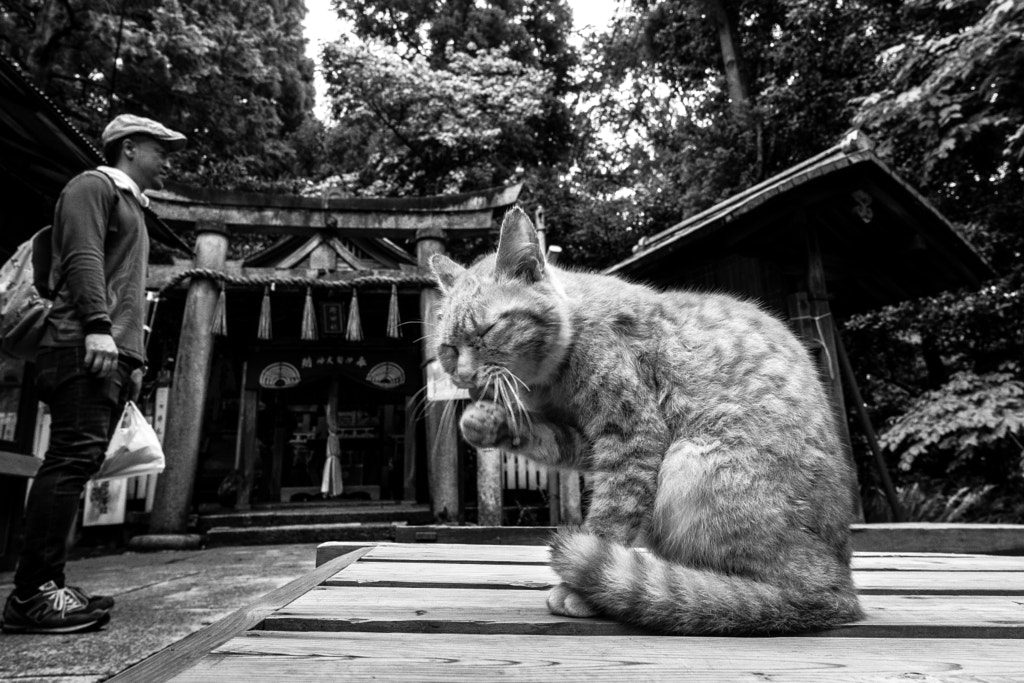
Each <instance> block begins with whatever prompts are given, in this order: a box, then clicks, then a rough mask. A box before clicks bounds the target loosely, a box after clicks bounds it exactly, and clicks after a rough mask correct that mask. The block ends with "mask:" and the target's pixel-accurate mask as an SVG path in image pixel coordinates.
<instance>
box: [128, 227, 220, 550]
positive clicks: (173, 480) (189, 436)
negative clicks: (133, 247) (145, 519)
mask: <svg viewBox="0 0 1024 683" xmlns="http://www.w3.org/2000/svg"><path fill="white" fill-rule="evenodd" d="M196 233H197V235H196V256H195V267H196V268H207V269H210V270H217V271H220V270H223V268H224V263H225V261H226V259H227V251H228V236H227V232H226V231H225V229H224V225H223V224H222V223H216V222H206V221H202V222H197V223H196ZM218 294H219V289H218V287H217V285H216V283H215V282H214V281H213V280H211V279H209V278H203V277H193V278H192V279H191V283H190V284H189V289H188V296H187V298H186V300H185V313H184V316H183V320H182V324H181V337H180V338H179V341H178V357H177V360H176V361H175V363H174V379H173V381H172V384H171V393H170V396H169V399H168V407H167V429H166V431H165V432H164V456H165V458H166V460H167V469H165V470H164V472H163V474H161V475H160V477H159V479H158V481H157V486H156V496H155V498H154V501H153V512H152V513H151V514H150V518H149V531H150V534H152V535H153V536H151V538H152V539H154V541H153V542H151V543H149V544H146V543H143V545H152V546H158V545H161V543H160V542H159V537H160V536H161V535H174V534H184V533H185V531H186V530H187V528H188V511H189V506H190V504H191V502H192V488H193V486H194V485H195V478H196V465H197V463H198V460H199V437H200V434H201V432H202V427H203V408H204V406H205V405H206V390H207V387H208V386H209V383H210V362H211V359H212V357H213V342H214V338H213V330H212V328H213V314H214V311H215V309H216V307H217V296H218ZM166 545H169V546H170V547H173V546H175V545H178V544H176V543H174V542H171V543H169V544H166Z"/></svg>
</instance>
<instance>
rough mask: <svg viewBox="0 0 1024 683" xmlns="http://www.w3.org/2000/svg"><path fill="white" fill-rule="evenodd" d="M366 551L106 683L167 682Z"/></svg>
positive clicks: (329, 566)
mask: <svg viewBox="0 0 1024 683" xmlns="http://www.w3.org/2000/svg"><path fill="white" fill-rule="evenodd" d="M367 550H368V549H357V550H354V551H353V552H351V553H349V554H348V555H343V556H341V557H338V558H335V559H334V560H332V561H331V562H328V563H327V564H325V565H324V566H322V567H318V568H317V569H314V570H313V571H311V572H309V573H308V574H306V575H305V576H302V577H299V578H298V579H296V580H294V581H292V582H291V583H288V584H285V585H284V586H281V587H280V588H278V589H276V590H272V591H270V592H269V593H267V594H266V595H264V596H263V597H262V598H260V599H259V600H257V601H256V602H255V603H253V604H251V605H248V606H246V607H242V608H241V609H239V610H237V611H235V612H233V613H232V614H229V615H228V616H226V617H224V618H223V619H221V620H220V621H218V622H216V623H214V624H211V625H210V626H207V627H206V628H204V629H202V630H199V631H196V632H195V633H192V634H190V635H188V636H186V637H185V638H183V639H182V640H179V641H178V642H177V643H175V644H174V645H171V646H170V647H167V648H165V649H163V650H161V651H160V652H158V653H156V654H155V655H153V656H152V657H150V658H148V659H145V660H143V661H142V662H140V663H138V664H136V665H135V666H133V667H131V668H129V669H126V670H125V671H122V672H121V673H119V674H118V675H116V676H114V677H113V678H111V679H109V680H110V681H111V682H123V683H135V682H136V681H146V683H161V681H167V680H170V679H171V678H172V677H174V676H176V675H177V674H179V673H181V672H182V671H184V670H185V669H187V668H188V667H190V666H192V665H193V664H194V663H195V662H197V661H199V659H200V658H201V657H203V656H204V655H205V654H206V653H207V652H209V651H210V650H211V649H213V648H215V647H217V646H218V645H221V644H222V643H224V642H226V641H228V640H229V639H231V638H234V637H235V636H237V635H239V634H240V633H243V632H245V631H247V630H249V629H251V628H254V627H255V626H257V625H258V624H259V623H260V622H262V621H263V620H264V619H265V618H266V617H267V616H268V615H269V614H272V613H273V612H274V611H275V610H278V609H280V608H281V607H282V606H284V605H287V604H288V603H290V602H292V601H294V600H295V599H296V598H298V597H299V596H302V595H304V594H306V593H307V592H308V591H309V589H310V588H312V587H314V586H318V585H320V583H322V582H323V580H324V579H325V578H327V577H328V576H331V575H333V574H336V573H337V572H339V571H341V570H342V569H344V568H345V567H347V566H348V565H350V564H351V563H353V562H355V561H356V560H358V559H359V558H360V557H361V556H362V555H363V554H364V553H365V552H366V551H367Z"/></svg>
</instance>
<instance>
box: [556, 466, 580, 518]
mask: <svg viewBox="0 0 1024 683" xmlns="http://www.w3.org/2000/svg"><path fill="white" fill-rule="evenodd" d="M558 481H559V493H560V496H559V498H560V503H561V510H560V515H561V518H562V519H561V523H562V524H567V525H576V524H583V497H582V495H581V492H580V473H579V472H577V471H576V470H562V471H561V472H559V473H558Z"/></svg>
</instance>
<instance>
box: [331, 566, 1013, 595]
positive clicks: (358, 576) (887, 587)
mask: <svg viewBox="0 0 1024 683" xmlns="http://www.w3.org/2000/svg"><path fill="white" fill-rule="evenodd" d="M853 580H854V584H855V585H856V586H857V589H858V590H859V591H860V592H862V593H876V594H877V593H904V594H905V593H917V594H922V595H935V594H944V595H1007V594H1015V595H1024V572H1006V571H991V572H958V571H954V572H950V571H920V570H913V569H908V570H900V571H885V570H877V571H854V573H853ZM557 582H558V577H557V576H556V575H555V573H554V571H552V570H551V568H550V567H548V566H547V565H535V564H527V565H500V564H468V563H431V562H394V563H390V564H387V565H385V564H383V563H374V562H360V563H358V564H356V565H353V566H351V567H349V568H348V569H346V570H345V571H344V572H340V573H339V574H337V575H335V576H333V577H331V578H330V579H328V580H327V581H326V582H325V583H326V585H330V586H354V585H365V586H417V587H430V588H435V587H459V586H466V587H488V588H513V589H518V588H525V589H544V588H549V587H550V586H552V585H554V584H555V583H557Z"/></svg>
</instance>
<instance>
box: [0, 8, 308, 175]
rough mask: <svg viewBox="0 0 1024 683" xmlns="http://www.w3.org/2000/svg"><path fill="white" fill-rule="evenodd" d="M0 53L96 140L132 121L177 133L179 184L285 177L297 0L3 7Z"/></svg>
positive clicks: (297, 80) (298, 107) (289, 166)
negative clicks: (125, 119)
mask: <svg viewBox="0 0 1024 683" xmlns="http://www.w3.org/2000/svg"><path fill="white" fill-rule="evenodd" d="M2 8H3V9H2V11H0V26H2V27H3V36H4V43H3V49H4V50H5V52H6V53H7V54H8V55H10V56H12V57H13V58H14V59H16V60H17V61H18V62H19V63H20V64H22V65H23V67H24V68H25V69H26V71H27V72H28V73H29V75H30V76H32V77H33V79H34V80H35V81H36V82H37V83H38V84H39V86H40V87H41V89H42V90H43V92H45V93H46V94H47V95H49V96H50V97H51V98H52V99H53V100H54V101H55V102H57V103H58V104H60V105H61V106H62V107H63V108H64V109H65V110H66V111H67V112H68V113H69V115H70V116H71V117H72V119H73V120H74V121H75V123H76V124H77V125H78V126H79V127H80V128H81V129H82V130H83V131H84V132H86V133H87V134H88V135H90V136H91V137H93V138H94V139H98V138H99V134H100V132H101V131H102V128H103V126H104V125H105V123H106V121H107V120H109V118H110V116H112V115H115V114H118V113H122V112H132V113H137V114H142V115H145V116H151V117H153V118H156V119H159V120H161V121H165V122H167V123H168V125H171V126H173V127H176V128H179V129H181V130H183V131H184V132H186V134H188V135H189V138H190V143H191V144H190V146H189V148H188V149H187V150H186V151H185V152H183V153H182V154H181V155H179V156H178V157H177V158H176V164H177V166H178V168H179V174H178V175H179V177H181V178H182V179H183V180H186V181H189V182H193V183H195V184H204V185H213V186H217V187H226V188H251V187H261V186H265V185H266V184H267V183H269V182H271V181H272V180H274V179H280V178H281V177H283V176H284V177H287V176H289V175H292V174H293V172H294V169H293V166H294V152H293V151H292V150H291V146H290V144H289V136H291V135H292V134H294V132H295V131H296V130H298V129H299V128H300V126H301V124H302V122H303V121H304V120H305V118H306V117H307V116H309V114H310V112H311V110H312V103H313V101H312V93H313V90H312V73H313V65H312V62H311V61H310V60H308V59H306V58H305V56H304V54H303V49H304V39H303V37H302V26H301V20H302V17H303V15H304V13H305V6H304V4H303V2H302V0H273V1H271V2H265V3H251V2H244V1H243V0H168V1H166V2H156V1H155V0H140V1H137V2H130V3H129V2H123V1H120V0H107V1H106V2H85V1H84V0H66V1H64V2H55V1H53V0H27V1H25V2H15V1H13V0H6V1H5V2H3V3H2Z"/></svg>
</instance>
